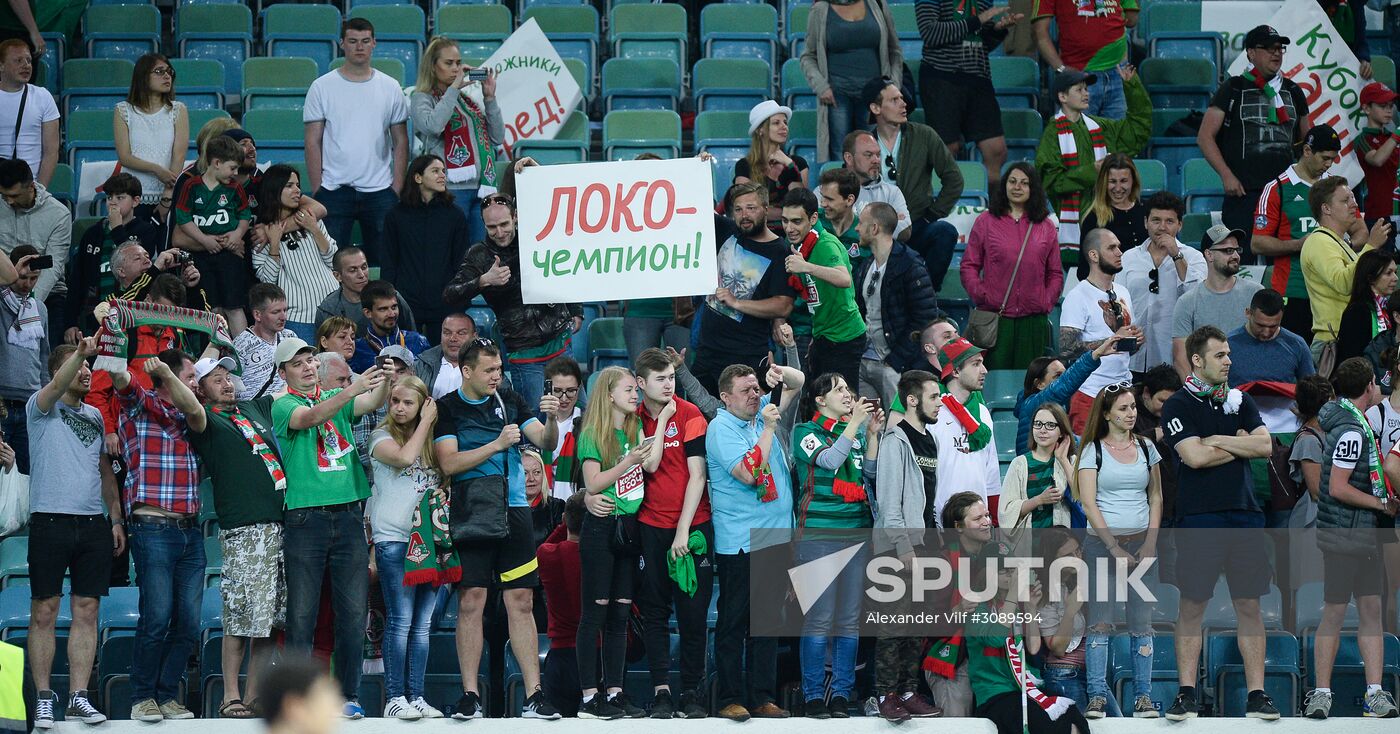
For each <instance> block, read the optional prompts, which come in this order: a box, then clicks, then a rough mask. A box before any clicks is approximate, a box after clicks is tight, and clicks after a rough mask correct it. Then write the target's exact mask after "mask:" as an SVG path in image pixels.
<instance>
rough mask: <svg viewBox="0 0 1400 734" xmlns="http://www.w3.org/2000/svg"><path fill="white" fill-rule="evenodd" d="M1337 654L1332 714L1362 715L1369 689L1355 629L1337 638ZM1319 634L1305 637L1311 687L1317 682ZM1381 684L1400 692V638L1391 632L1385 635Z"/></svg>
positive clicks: (1334, 670)
mask: <svg viewBox="0 0 1400 734" xmlns="http://www.w3.org/2000/svg"><path fill="white" fill-rule="evenodd" d="M1337 642H1338V645H1337V657H1336V659H1335V661H1334V662H1333V665H1332V686H1331V687H1332V712H1331V715H1332V716H1336V717H1342V716H1348V717H1359V716H1361V711H1362V708H1361V707H1362V697H1363V695H1364V693H1365V690H1366V669H1365V666H1364V665H1363V664H1362V661H1361V650H1360V648H1359V647H1358V646H1357V640H1356V633H1355V632H1350V631H1347V632H1343V633H1342V635H1341V637H1339V638H1338V640H1337ZM1316 647H1317V636H1316V635H1307V636H1306V637H1304V638H1303V648H1304V654H1303V659H1304V661H1305V663H1306V665H1307V671H1308V681H1307V685H1308V687H1312V686H1313V685H1314V684H1316V682H1317V681H1316V680H1315V679H1314V671H1315V670H1316V668H1315V664H1314V662H1313V658H1314V655H1315V653H1316ZM1381 661H1382V663H1381V688H1383V689H1385V690H1387V691H1390V693H1391V695H1400V639H1397V638H1396V637H1395V635H1391V634H1387V635H1385V637H1384V638H1382V655H1381Z"/></svg>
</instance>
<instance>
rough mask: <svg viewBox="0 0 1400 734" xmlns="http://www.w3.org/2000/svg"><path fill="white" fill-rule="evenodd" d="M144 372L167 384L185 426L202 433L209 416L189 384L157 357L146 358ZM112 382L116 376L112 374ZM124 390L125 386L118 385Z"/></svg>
mask: <svg viewBox="0 0 1400 734" xmlns="http://www.w3.org/2000/svg"><path fill="white" fill-rule="evenodd" d="M142 369H144V370H146V374H148V375H151V376H152V377H159V378H160V382H161V384H162V385H167V386H169V389H170V402H172V403H174V404H175V408H176V409H178V410H179V411H180V412H181V413H184V414H185V426H186V427H187V428H189V429H190V430H191V431H193V432H195V433H204V429H205V428H206V427H207V426H208V425H209V416H208V415H207V414H206V413H205V412H204V406H202V405H200V404H199V398H197V397H195V396H194V392H193V391H192V390H190V386H189V385H186V384H185V383H184V382H183V381H181V380H180V378H179V377H177V376H176V375H175V373H174V372H173V371H171V369H170V365H168V364H166V363H164V362H162V361H160V360H159V359H148V360H146V364H144V365H142ZM123 374H125V373H123ZM112 381H113V383H115V382H116V376H115V375H114V376H113V380H112ZM119 389H122V390H125V389H126V388H125V387H119Z"/></svg>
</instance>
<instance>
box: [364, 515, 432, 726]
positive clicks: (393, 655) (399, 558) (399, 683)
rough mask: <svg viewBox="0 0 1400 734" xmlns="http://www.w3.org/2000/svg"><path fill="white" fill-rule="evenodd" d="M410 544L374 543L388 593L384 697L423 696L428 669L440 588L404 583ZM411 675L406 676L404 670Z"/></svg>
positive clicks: (386, 601)
mask: <svg viewBox="0 0 1400 734" xmlns="http://www.w3.org/2000/svg"><path fill="white" fill-rule="evenodd" d="M407 552H408V543H397V542H391V541H381V542H378V543H375V544H374V560H375V564H376V565H377V566H378V568H379V587H380V589H381V590H382V591H383V592H384V611H385V615H386V617H387V619H385V620H384V697H385V698H394V697H396V696H407V697H408V700H410V701H412V700H413V699H414V698H415V697H417V696H421V695H423V675H424V674H425V673H427V672H428V635H429V633H431V632H432V631H433V608H434V607H436V606H437V597H438V590H437V589H435V588H433V585H432V584H418V585H417V586H404V585H403V576H404V565H403V561H404V554H405V553H407ZM405 670H407V671H408V678H407V679H405V678H404V671H405Z"/></svg>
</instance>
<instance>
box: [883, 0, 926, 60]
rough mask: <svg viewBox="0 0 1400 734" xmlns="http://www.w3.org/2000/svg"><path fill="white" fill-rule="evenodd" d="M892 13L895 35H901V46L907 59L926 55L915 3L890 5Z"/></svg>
mask: <svg viewBox="0 0 1400 734" xmlns="http://www.w3.org/2000/svg"><path fill="white" fill-rule="evenodd" d="M889 8H890V15H891V16H892V17H893V18H894V30H895V35H897V36H899V48H900V49H901V50H902V51H903V52H904V58H906V59H918V58H920V57H922V56H923V55H924V39H923V38H922V37H920V36H919V21H918V20H917V19H916V18H915V17H914V5H913V3H904V4H899V5H890V6H889Z"/></svg>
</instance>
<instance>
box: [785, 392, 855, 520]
mask: <svg viewBox="0 0 1400 734" xmlns="http://www.w3.org/2000/svg"><path fill="white" fill-rule="evenodd" d="M845 431H846V422H845V421H838V420H836V419H835V418H827V417H826V416H824V415H822V414H821V413H816V414H815V415H813V416H812V420H811V421H810V422H808V423H805V424H803V425H800V426H798V427H797V428H796V429H795V431H794V433H793V441H794V442H795V443H796V444H797V445H798V449H799V450H798V451H795V452H793V453H795V454H796V455H797V456H796V457H795V458H796V460H797V461H798V462H801V463H804V464H805V463H810V464H811V467H812V469H811V475H812V484H813V486H811V487H808V488H807V489H808V490H810V491H812V492H815V491H816V490H818V489H821V488H826V487H829V488H830V491H831V493H832V494H834V495H836V496H837V497H840V498H841V500H842V501H843V502H865V501H866V500H867V497H866V495H865V485H864V484H862V483H861V481H860V469H858V468H856V461H855V455H856V451H855V448H854V447H853V448H852V449H851V451H850V453H848V454H846V460H845V461H843V462H841V466H839V467H837V468H836V471H830V470H827V469H823V468H822V467H821V465H819V464H817V454H819V453H821V452H822V451H825V450H826V449H828V448H830V447H831V445H832V444H834V443H836V439H838V438H840V437H841V434H842V433H844V432H845ZM809 447H810V449H811V450H808V449H809Z"/></svg>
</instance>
